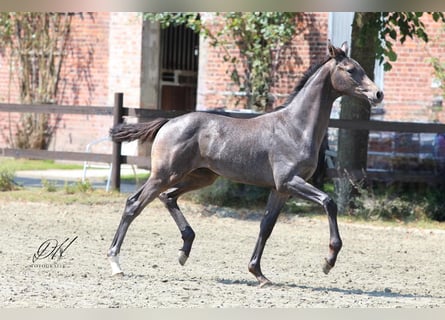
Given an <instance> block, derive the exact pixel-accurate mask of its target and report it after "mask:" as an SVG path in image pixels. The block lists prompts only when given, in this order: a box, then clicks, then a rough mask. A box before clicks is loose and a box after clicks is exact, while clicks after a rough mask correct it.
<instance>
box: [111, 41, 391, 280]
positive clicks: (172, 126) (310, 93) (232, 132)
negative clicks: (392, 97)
mask: <svg viewBox="0 0 445 320" xmlns="http://www.w3.org/2000/svg"><path fill="white" fill-rule="evenodd" d="M347 54H348V46H347V43H346V42H345V43H343V45H342V46H341V48H337V47H334V46H333V45H331V43H329V44H328V56H327V58H326V59H325V60H324V61H322V62H321V63H319V64H317V65H315V66H313V67H311V68H310V69H309V70H308V72H306V74H305V75H304V77H303V78H302V79H301V81H300V83H299V84H298V85H297V87H296V88H295V89H294V90H293V92H292V93H291V94H290V95H289V98H288V99H287V101H286V102H285V104H284V105H283V107H282V108H279V109H278V110H276V111H273V112H270V113H266V114H263V115H260V116H258V117H255V118H251V119H236V118H231V117H227V116H222V115H217V114H212V113H206V112H192V113H189V114H186V115H183V116H179V117H176V118H173V119H170V120H168V119H162V118H159V119H155V120H153V121H150V122H147V123H139V124H122V125H119V126H116V127H115V128H112V129H111V130H110V134H111V137H112V139H113V140H114V141H117V142H122V141H131V140H136V139H141V140H147V141H152V142H153V145H152V151H151V175H150V178H149V179H148V181H147V182H146V183H145V184H144V185H143V186H142V187H141V188H140V189H139V190H138V191H137V192H136V193H135V194H133V195H131V196H130V197H129V198H128V199H127V202H126V206H125V209H124V212H123V215H122V219H121V221H120V224H119V226H118V229H117V231H116V235H115V237H114V239H113V242H112V244H111V247H110V249H109V251H108V259H109V261H110V264H111V268H112V273H113V274H123V272H122V270H121V268H120V265H119V259H118V257H119V256H118V255H119V251H120V248H121V245H122V242H123V240H124V238H125V234H126V232H127V230H128V227H129V226H130V224H131V223H132V221H133V220H134V219H135V218H136V217H137V216H138V215H139V214H140V213H141V211H142V210H143V209H144V208H145V206H146V205H147V204H149V203H150V202H151V201H153V200H154V199H155V198H156V197H158V198H159V199H160V200H161V201H162V202H163V203H164V204H165V206H166V208H167V209H168V211H169V212H170V214H171V216H172V217H173V219H174V221H175V222H176V224H177V226H178V228H179V230H180V232H181V235H182V239H183V247H182V248H181V249H180V251H179V262H180V264H181V265H183V264H184V263H185V262H186V260H187V258H188V257H189V255H190V251H191V248H192V243H193V240H194V238H195V233H194V232H193V230H192V228H191V227H190V225H189V223H188V222H187V220H186V219H185V217H184V215H183V214H182V212H181V210H180V209H179V207H178V205H177V199H178V197H179V196H180V195H182V194H184V193H185V192H188V191H191V190H195V189H199V188H202V187H205V186H208V185H210V184H212V183H213V182H214V181H215V180H216V179H217V178H218V176H222V177H226V178H228V179H231V180H233V181H236V182H240V183H245V184H252V185H257V186H263V187H269V188H270V189H271V191H270V195H269V198H268V202H267V206H266V212H265V215H264V217H263V219H262V221H261V225H260V232H259V236H258V239H257V242H256V245H255V249H254V251H253V255H252V257H251V259H250V262H249V265H248V269H249V271H250V272H251V273H252V274H253V275H254V276H255V277H256V278H257V280H258V281H259V284H260V286H263V285H265V284H268V283H270V281H269V280H268V279H267V278H266V277H265V276H264V275H263V273H262V271H261V266H260V262H261V256H262V254H263V250H264V246H265V244H266V241H267V239H268V238H269V236H270V234H271V232H272V229H273V227H274V225H275V223H276V221H277V218H278V215H279V213H280V210H281V209H282V207H283V205H284V204H285V202H286V200H287V199H288V198H289V197H290V196H296V197H300V198H303V199H306V200H310V201H313V202H315V203H317V204H319V205H320V206H322V207H323V208H324V210H325V211H326V213H327V215H328V221H329V233H330V239H329V252H328V256H327V258H325V261H324V264H323V271H324V273H326V274H327V273H328V272H329V270H330V269H331V268H332V267H333V266H334V265H335V261H336V259H337V254H338V252H339V251H340V249H341V247H342V241H341V238H340V234H339V231H338V226H337V205H336V204H335V202H334V201H333V200H332V199H331V198H330V197H329V196H328V195H327V194H326V193H324V192H322V191H320V190H318V189H317V188H315V187H314V186H312V185H311V184H309V183H307V182H306V181H307V180H308V179H309V178H310V177H311V176H312V174H313V173H314V171H315V169H316V165H317V158H318V152H319V149H320V145H321V143H322V140H323V137H324V135H325V133H326V130H327V127H328V122H329V116H330V113H331V108H332V104H333V102H334V100H335V99H336V98H338V97H339V96H341V95H350V96H355V97H359V98H363V99H366V100H368V101H369V102H370V103H371V104H373V105H374V104H377V103H380V102H381V101H382V99H383V92H382V91H380V90H379V89H378V88H377V86H376V85H375V84H374V83H373V82H372V81H371V80H370V79H369V78H368V77H367V75H366V74H365V72H364V70H363V68H362V67H361V66H360V64H358V63H357V62H356V61H354V60H353V59H351V58H349V57H348V56H347Z"/></svg>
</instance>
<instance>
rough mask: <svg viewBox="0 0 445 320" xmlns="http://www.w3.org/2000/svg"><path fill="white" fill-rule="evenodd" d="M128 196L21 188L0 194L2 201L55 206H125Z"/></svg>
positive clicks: (102, 192) (97, 191) (101, 191)
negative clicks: (41, 203)
mask: <svg viewBox="0 0 445 320" xmlns="http://www.w3.org/2000/svg"><path fill="white" fill-rule="evenodd" d="M127 197H128V195H126V194H122V193H119V192H106V191H105V190H87V191H79V190H77V189H76V190H71V189H70V190H67V189H66V188H58V189H56V190H51V191H48V190H46V188H43V187H42V188H21V189H19V190H15V191H8V192H0V201H19V202H47V203H55V204H88V205H95V204H103V205H105V204H113V203H117V204H122V205H124V204H125V199H126V198H127Z"/></svg>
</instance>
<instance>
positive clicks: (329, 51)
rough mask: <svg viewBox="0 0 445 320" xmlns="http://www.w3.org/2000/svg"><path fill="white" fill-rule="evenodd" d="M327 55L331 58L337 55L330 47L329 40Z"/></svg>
mask: <svg viewBox="0 0 445 320" xmlns="http://www.w3.org/2000/svg"><path fill="white" fill-rule="evenodd" d="M328 54H329V56H330V57H331V58H335V56H336V55H337V52H336V48H335V47H334V46H333V45H332V42H331V39H329V40H328Z"/></svg>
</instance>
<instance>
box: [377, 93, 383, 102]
mask: <svg viewBox="0 0 445 320" xmlns="http://www.w3.org/2000/svg"><path fill="white" fill-rule="evenodd" d="M377 99H379V101H382V100H383V91H377Z"/></svg>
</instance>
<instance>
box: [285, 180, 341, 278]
mask: <svg viewBox="0 0 445 320" xmlns="http://www.w3.org/2000/svg"><path fill="white" fill-rule="evenodd" d="M280 191H283V192H289V193H290V194H291V195H294V196H298V197H300V198H303V199H306V200H310V201H312V202H315V203H318V204H319V205H321V206H322V207H323V208H324V210H325V212H326V214H327V215H328V221H329V252H328V256H327V258H326V259H325V261H324V263H323V272H324V273H325V274H328V273H329V271H330V270H331V269H332V268H333V267H334V265H335V262H336V261H337V255H338V253H339V251H340V249H341V247H342V240H341V238H340V233H339V231H338V225H337V205H336V204H335V202H334V200H333V199H332V198H331V197H329V196H328V195H327V194H326V193H324V192H322V191H320V190H318V189H317V188H315V187H314V186H312V185H311V184H309V183H307V182H306V181H304V180H303V179H302V178H300V177H298V176H294V177H293V178H292V179H290V181H288V182H285V183H283V184H282V185H281V187H280Z"/></svg>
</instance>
